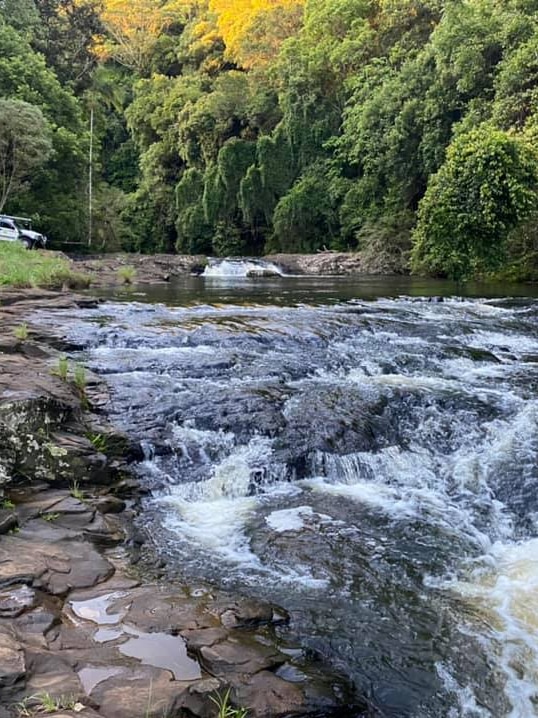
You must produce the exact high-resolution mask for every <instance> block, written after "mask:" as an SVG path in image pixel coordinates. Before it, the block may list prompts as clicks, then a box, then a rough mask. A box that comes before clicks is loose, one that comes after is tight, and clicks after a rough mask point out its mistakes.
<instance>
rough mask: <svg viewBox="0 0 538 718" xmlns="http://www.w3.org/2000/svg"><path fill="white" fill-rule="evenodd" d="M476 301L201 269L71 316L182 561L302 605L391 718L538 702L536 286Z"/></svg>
mask: <svg viewBox="0 0 538 718" xmlns="http://www.w3.org/2000/svg"><path fill="white" fill-rule="evenodd" d="M465 292H466V293H467V294H468V296H467V298H465V297H463V298H462V297H461V294H462V293H464V292H463V290H462V288H461V287H455V286H453V285H449V284H431V283H430V284H423V283H420V282H413V281H411V280H406V279H401V280H394V281H391V282H387V280H378V279H361V280H351V279H347V280H338V279H324V280H320V279H298V278H296V279H291V278H282V279H256V280H254V279H253V280H248V279H242V280H241V279H236V278H234V279H222V278H206V279H203V278H195V279H189V280H185V281H184V282H183V283H178V284H176V285H170V286H163V287H161V288H153V289H140V288H138V289H137V288H134V289H128V290H127V289H126V290H125V291H124V292H123V294H122V295H120V296H116V297H115V301H113V302H109V303H106V304H104V305H103V306H101V307H99V308H98V309H96V310H91V311H87V312H84V313H83V315H82V322H81V321H77V323H76V324H74V325H73V333H74V334H75V335H76V337H77V338H78V340H79V341H81V342H82V343H83V345H84V346H85V350H84V356H85V361H86V362H87V364H88V365H89V366H90V367H91V368H92V369H94V370H96V371H97V372H100V373H102V374H104V375H106V379H107V381H108V382H109V384H110V387H111V389H112V397H113V398H112V404H111V407H110V411H111V414H112V419H113V420H114V421H115V422H116V423H117V424H119V425H120V426H122V427H124V428H125V429H126V430H127V431H128V432H129V433H130V434H131V435H132V436H134V437H136V438H137V439H138V440H139V441H141V442H142V444H143V446H144V449H145V456H146V458H145V460H144V461H143V462H141V463H140V465H139V466H138V467H137V471H138V473H139V475H140V477H141V479H142V481H143V482H145V483H146V484H147V485H148V486H149V487H150V488H151V490H152V492H151V494H150V496H149V497H148V499H147V501H146V505H145V513H144V522H145V523H146V525H148V526H149V528H150V531H151V533H152V536H153V539H154V542H155V545H156V546H157V547H158V550H159V551H160V552H162V554H163V556H165V557H166V559H167V562H168V565H169V567H170V570H171V571H173V572H175V573H177V574H178V575H180V576H182V577H186V578H188V579H189V580H201V579H203V580H206V581H211V582H214V583H216V584H218V585H221V586H225V587H227V588H232V589H240V590H242V591H245V592H247V593H251V594H253V595H258V596H263V597H266V598H268V599H270V600H273V601H276V602H277V603H280V604H281V605H283V606H285V607H286V608H287V609H288V610H290V611H291V613H292V616H293V628H294V630H295V631H296V632H297V633H298V634H299V635H300V636H301V638H302V640H303V641H304V642H305V643H306V644H307V645H309V646H311V647H312V648H314V649H318V650H319V651H321V652H322V653H323V654H324V655H325V656H328V657H329V658H330V660H331V661H333V663H334V664H335V665H336V666H337V667H338V668H340V669H342V670H343V671H345V672H346V673H347V674H348V675H350V676H351V677H352V678H353V680H354V681H355V683H356V685H357V687H358V689H359V690H360V691H361V692H363V693H367V694H368V695H369V696H370V698H371V700H372V702H373V703H374V705H376V706H377V707H378V708H379V711H380V715H383V716H409V717H417V718H419V717H420V718H422V717H429V716H431V717H436V718H440V717H442V718H444V717H445V716H446V717H447V718H458V717H459V716H479V717H481V716H493V717H494V718H501V717H503V716H507V717H508V716H510V717H511V718H526V717H527V716H529V717H530V716H535V715H537V714H538V708H537V705H538V703H537V694H538V534H537V527H538V523H537V522H538V491H537V478H538V477H537V474H538V468H537V449H538V423H537V418H538V394H537V389H538V325H537V319H538V302H537V300H536V299H534V298H533V295H535V294H536V290H535V289H533V288H525V287H523V288H521V287H519V288H510V287H502V288H500V287H492V286H489V287H488V286H483V287H469V288H466V289H465ZM458 294H459V295H460V296H459V297H458V296H456V295H458ZM506 294H513V295H518V296H519V297H520V298H518V299H511V298H508V297H506ZM428 295H432V296H434V298H433V299H431V298H430V299H428ZM443 295H444V296H445V297H446V298H445V300H444V301H439V298H440V296H443ZM503 295H504V298H502V297H503ZM524 295H527V296H526V297H525V296H524ZM473 297H474V298H473ZM480 297H482V298H480ZM499 297H500V298H499ZM521 297H522V298H521ZM118 300H119V301H118ZM152 302H159V303H152ZM77 320H80V317H77Z"/></svg>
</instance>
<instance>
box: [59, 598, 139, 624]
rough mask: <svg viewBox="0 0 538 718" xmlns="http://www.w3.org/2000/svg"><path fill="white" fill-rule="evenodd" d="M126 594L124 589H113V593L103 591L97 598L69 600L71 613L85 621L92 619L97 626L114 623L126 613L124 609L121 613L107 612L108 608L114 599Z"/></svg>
mask: <svg viewBox="0 0 538 718" xmlns="http://www.w3.org/2000/svg"><path fill="white" fill-rule="evenodd" d="M125 596H127V594H126V593H125V592H124V591H115V592H114V593H105V594H104V595H103V596H98V597H97V598H90V599H87V600H85V601H70V604H71V609H72V610H73V613H74V614H75V615H76V616H78V617H79V618H84V619H85V620H86V621H93V623H97V624H98V625H99V626H104V625H115V624H117V623H119V622H120V621H121V620H122V619H123V618H124V617H125V614H126V613H127V610H128V609H125V610H124V611H123V612H122V613H108V608H109V606H110V604H111V603H113V602H114V601H116V600H118V599H120V598H125Z"/></svg>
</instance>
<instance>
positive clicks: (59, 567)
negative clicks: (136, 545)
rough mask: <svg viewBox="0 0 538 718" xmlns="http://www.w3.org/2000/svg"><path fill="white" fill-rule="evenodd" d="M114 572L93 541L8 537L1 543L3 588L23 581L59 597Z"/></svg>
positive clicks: (0, 574) (1, 582) (0, 585)
mask: <svg viewBox="0 0 538 718" xmlns="http://www.w3.org/2000/svg"><path fill="white" fill-rule="evenodd" d="M113 573H114V568H113V566H112V565H111V564H110V563H109V562H108V561H107V560H106V559H104V558H103V557H102V556H101V555H100V554H99V553H98V552H97V551H96V550H95V549H94V548H93V547H92V546H91V545H90V544H87V543H82V542H78V541H63V540H61V541H57V542H56V543H54V544H53V545H51V544H50V542H48V541H40V540H37V539H36V540H32V539H31V538H28V537H25V538H24V539H22V538H19V537H17V536H7V537H5V538H4V539H3V540H2V541H1V542H0V587H2V586H9V585H11V584H15V583H19V584H20V583H24V584H27V585H29V586H33V587H34V588H41V589H43V590H45V591H47V592H48V593H51V594H53V595H56V596H61V595H65V594H67V592H68V591H70V590H72V589H76V588H85V587H88V586H95V584H97V583H100V582H101V581H104V580H105V579H107V578H109V577H110V576H111V575H112V574H113Z"/></svg>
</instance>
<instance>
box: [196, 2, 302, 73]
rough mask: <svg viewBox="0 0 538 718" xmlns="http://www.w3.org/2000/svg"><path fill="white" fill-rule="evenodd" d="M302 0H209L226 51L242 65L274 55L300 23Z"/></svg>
mask: <svg viewBox="0 0 538 718" xmlns="http://www.w3.org/2000/svg"><path fill="white" fill-rule="evenodd" d="M303 6H304V0H209V7H210V9H211V10H212V11H213V12H214V13H215V15H216V17H217V27H218V30H219V33H220V35H221V36H222V39H223V40H224V43H225V45H226V53H227V55H228V57H229V58H230V59H231V60H233V61H234V62H236V63H238V64H239V65H242V66H243V67H245V68H250V67H256V66H259V65H264V64H266V63H268V62H270V61H271V60H272V59H274V58H275V57H276V55H277V54H278V51H279V49H280V46H281V44H282V42H283V41H284V40H285V39H286V38H288V37H290V36H291V35H294V34H295V33H296V32H297V31H298V30H299V28H300V27H301V25H302V19H303Z"/></svg>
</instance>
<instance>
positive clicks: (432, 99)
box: [0, 0, 538, 279]
mask: <svg viewBox="0 0 538 718" xmlns="http://www.w3.org/2000/svg"><path fill="white" fill-rule="evenodd" d="M0 15H1V19H0V22H1V25H0V58H1V60H0V97H2V99H1V100H0V155H1V157H0V159H2V160H4V159H5V158H6V157H7V158H8V159H9V155H10V153H11V154H12V155H13V153H16V155H17V157H16V159H17V161H16V162H15V163H13V162H10V161H8V162H5V161H2V162H0V166H2V167H4V170H3V171H2V173H1V176H0V211H2V209H3V208H5V209H6V211H7V210H9V211H10V212H12V213H18V212H22V211H24V212H25V213H29V214H32V215H34V216H35V217H36V218H39V220H40V223H41V226H42V227H43V230H44V231H46V232H47V233H48V234H49V235H50V236H51V238H52V239H53V242H54V241H55V242H60V241H63V242H69V243H73V245H74V246H77V245H80V244H81V243H82V242H86V237H87V236H88V201H87V194H88V181H87V175H88V153H89V144H90V117H91V116H92V117H93V150H94V154H93V157H94V161H93V172H94V178H95V187H94V208H93V230H92V239H93V245H92V246H93V248H94V249H95V248H97V249H99V251H111V250H119V249H123V250H127V251H132V250H135V251H142V252H147V253H152V252H163V251H165V252H168V251H179V252H184V253H198V254H216V255H234V254H236V255H239V254H262V253H267V252H315V251H317V250H319V249H322V248H328V249H335V250H336V249H338V250H360V251H361V253H362V255H363V257H364V261H365V266H366V267H370V268H371V269H372V271H374V270H375V271H381V272H394V271H396V272H400V271H407V270H408V269H412V270H413V271H415V272H420V273H428V274H432V275H435V276H450V277H454V278H465V277H467V276H471V275H479V274H482V275H483V274H489V273H492V272H494V273H497V274H499V273H500V274H502V275H505V276H510V277H511V278H515V279H536V278H537V277H538V247H537V245H536V226H537V223H538V208H537V203H536V199H537V183H538V159H537V153H536V137H537V132H538V111H537V107H538V104H537V102H536V99H537V93H538V61H537V59H536V58H537V56H538V54H537V49H538V0H306V2H304V0H258V1H257V2H256V3H251V2H247V1H246V0H236V2H234V3H229V2H227V1H226V0H4V1H3V2H2V3H1V4H0ZM14 139H17V142H14V141H13V140H14ZM18 140H21V142H18ZM6 168H7V169H6ZM9 168H11V170H10V169H9ZM14 168H16V169H14Z"/></svg>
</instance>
